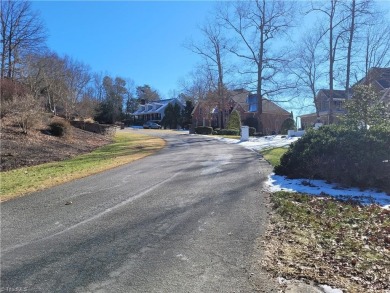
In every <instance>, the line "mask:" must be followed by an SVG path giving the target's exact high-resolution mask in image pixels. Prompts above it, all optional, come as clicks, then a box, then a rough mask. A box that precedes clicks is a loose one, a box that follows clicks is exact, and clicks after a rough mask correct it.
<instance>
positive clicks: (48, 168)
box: [0, 132, 165, 200]
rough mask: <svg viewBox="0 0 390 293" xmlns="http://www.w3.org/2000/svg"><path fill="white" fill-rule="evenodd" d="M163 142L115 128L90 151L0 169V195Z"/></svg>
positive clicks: (113, 163)
mask: <svg viewBox="0 0 390 293" xmlns="http://www.w3.org/2000/svg"><path fill="white" fill-rule="evenodd" d="M164 145H165V142H164V141H163V140H162V139H160V138H156V137H149V136H146V135H139V134H131V133H126V132H119V133H117V134H116V135H115V137H114V139H113V143H111V144H107V145H105V146H103V147H100V148H98V149H96V150H94V151H92V152H91V153H87V154H83V155H79V156H76V157H73V158H71V159H68V160H64V161H60V162H50V163H45V164H40V165H37V166H29V167H23V168H18V169H14V170H10V171H7V172H2V173H1V181H2V182H1V188H0V196H1V197H0V198H1V200H7V199H9V198H12V197H13V196H17V195H21V194H26V193H29V192H33V191H37V190H41V189H44V188H47V187H51V186H55V185H58V184H61V183H64V182H68V181H71V180H74V179H78V178H82V177H85V176H89V175H91V174H96V173H99V172H102V171H104V170H108V169H111V168H114V167H117V166H120V165H123V164H127V163H130V162H132V161H134V160H136V159H140V158H143V157H145V156H148V155H150V154H152V153H154V152H156V151H157V150H159V149H161V148H162V147H163V146H164Z"/></svg>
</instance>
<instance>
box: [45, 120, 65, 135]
mask: <svg viewBox="0 0 390 293" xmlns="http://www.w3.org/2000/svg"><path fill="white" fill-rule="evenodd" d="M49 130H50V133H51V134H52V135H54V136H59V137H61V136H65V135H67V134H69V132H70V124H69V122H67V121H65V120H55V121H52V122H51V123H50V124H49Z"/></svg>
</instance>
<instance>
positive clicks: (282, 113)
mask: <svg viewBox="0 0 390 293" xmlns="http://www.w3.org/2000/svg"><path fill="white" fill-rule="evenodd" d="M233 110H237V111H238V112H239V113H240V117H241V123H242V125H247V126H252V127H255V128H256V130H257V131H258V132H262V133H263V134H266V135H267V134H272V133H279V132H280V130H281V126H282V124H283V122H284V121H285V120H286V119H289V118H292V117H291V113H290V112H288V111H286V110H285V109H283V108H282V107H280V106H278V105H277V104H275V103H274V102H272V101H270V100H268V99H263V113H262V114H261V122H262V126H263V129H260V130H259V129H257V128H258V122H257V121H258V120H257V119H258V118H257V117H258V115H257V96H256V95H255V94H251V93H250V92H249V91H246V90H244V89H238V90H233V91H230V92H229V96H228V98H227V101H226V106H225V110H224V111H225V115H224V117H225V121H224V125H226V124H227V121H228V119H229V115H230V113H231V112H232V111H233ZM220 112H221V111H219V109H218V107H217V106H216V105H215V104H213V103H210V102H208V101H202V102H198V103H197V104H196V105H195V107H194V110H193V111H192V123H193V124H194V126H195V127H196V126H211V127H213V128H216V127H218V113H220Z"/></svg>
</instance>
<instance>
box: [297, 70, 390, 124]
mask: <svg viewBox="0 0 390 293" xmlns="http://www.w3.org/2000/svg"><path fill="white" fill-rule="evenodd" d="M360 84H366V85H371V86H372V87H373V88H374V90H375V91H376V92H377V93H378V94H379V96H380V97H381V99H382V100H383V101H385V102H386V103H387V104H388V105H389V111H390V68H371V69H370V70H369V71H368V73H367V75H366V76H365V77H364V78H362V79H361V80H359V81H358V82H357V83H356V84H355V85H354V86H356V85H360ZM354 86H352V88H351V90H350V92H351V93H353V88H354ZM329 93H330V91H329V90H325V89H321V90H319V91H318V93H317V97H316V100H317V104H318V110H319V113H318V116H317V113H310V114H306V115H301V116H299V117H300V119H301V127H302V128H303V129H305V128H306V127H312V126H313V125H314V124H315V123H316V122H320V123H323V124H329ZM348 98H350V97H347V92H346V91H345V90H334V91H333V114H334V120H335V122H337V121H338V117H340V116H342V115H344V114H345V113H346V112H345V109H344V106H343V105H344V102H345V100H346V99H348Z"/></svg>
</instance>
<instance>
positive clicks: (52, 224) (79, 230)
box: [1, 130, 277, 292]
mask: <svg viewBox="0 0 390 293" xmlns="http://www.w3.org/2000/svg"><path fill="white" fill-rule="evenodd" d="M126 131H128V130H126ZM139 131H141V132H144V133H152V132H148V131H147V130H139ZM154 133H156V132H154ZM157 135H159V136H161V137H163V138H164V139H166V140H167V142H168V143H167V147H166V148H165V149H163V150H161V151H160V152H158V153H157V154H155V155H153V156H149V157H147V158H145V159H143V160H139V161H136V162H134V163H131V164H129V165H126V166H122V167H119V168H116V169H113V170H111V171H108V172H104V173H101V174H98V175H95V176H90V177H88V178H84V179H81V180H77V181H74V182H71V183H68V184H64V185H61V186H58V187H56V188H52V189H49V190H46V191H43V192H39V193H34V194H31V195H29V196H26V197H24V198H17V199H15V200H12V201H9V202H5V203H3V204H2V205H1V229H2V230H1V287H2V290H3V291H4V290H6V289H7V288H8V291H10V290H11V289H14V288H19V289H21V290H23V291H27V292H258V291H260V292H277V290H276V284H275V283H274V282H273V281H272V278H270V277H269V276H267V274H266V273H265V272H264V271H262V270H261V268H260V266H259V259H260V258H261V253H262V250H261V246H260V245H259V243H260V241H259V240H261V236H262V235H263V233H264V229H265V228H266V222H267V212H268V210H267V208H266V206H267V205H266V204H267V202H268V199H267V197H266V196H265V195H263V194H262V182H263V181H264V180H266V178H267V175H268V174H269V173H270V172H271V168H270V167H269V165H268V164H267V163H266V162H265V161H264V160H262V159H261V158H260V157H259V156H258V155H257V154H256V153H254V152H252V151H250V150H246V149H244V148H241V147H239V146H236V145H232V144H225V143H222V142H219V141H218V140H215V139H211V138H205V137H199V136H190V135H186V134H178V133H175V132H165V131H160V132H158V133H157ZM19 291H20V290H19Z"/></svg>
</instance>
